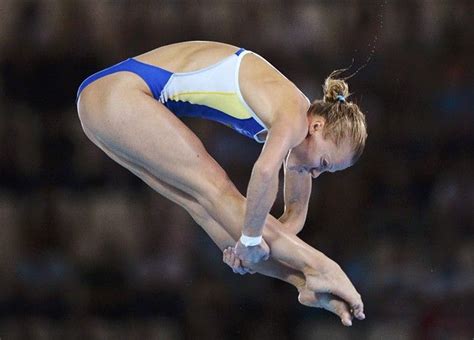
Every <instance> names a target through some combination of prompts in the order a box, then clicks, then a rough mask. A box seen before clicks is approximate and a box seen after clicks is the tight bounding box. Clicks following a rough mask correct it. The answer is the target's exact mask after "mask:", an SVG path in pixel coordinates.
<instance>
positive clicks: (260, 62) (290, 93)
mask: <svg viewBox="0 0 474 340" xmlns="http://www.w3.org/2000/svg"><path fill="white" fill-rule="evenodd" d="M237 50H238V47H236V46H232V45H229V44H224V43H219V42H208V41H189V42H182V43H176V44H172V45H166V46H163V47H159V48H157V49H154V50H152V51H149V52H147V53H144V54H142V55H139V56H137V57H135V59H137V60H139V61H141V62H144V63H147V64H151V65H154V66H158V67H161V68H163V69H166V70H168V71H170V72H178V73H181V72H192V71H197V70H200V69H203V68H205V67H207V66H210V65H213V64H216V63H218V62H219V61H221V60H222V59H224V58H226V57H228V56H229V55H232V54H233V53H235V52H236V51H237ZM239 84H240V89H241V91H242V95H243V97H244V99H245V101H246V102H247V103H248V105H249V106H250V107H251V108H252V109H253V111H254V112H255V113H256V114H257V116H258V117H259V118H260V119H261V120H262V121H263V122H264V123H265V125H266V126H268V127H271V126H272V123H273V121H274V119H275V118H276V117H275V113H277V112H279V111H281V110H280V107H285V106H288V103H294V102H298V103H301V102H306V103H307V106H308V107H309V101H308V99H307V98H306V97H305V96H304V95H303V93H302V92H301V91H300V90H299V89H298V88H297V87H296V86H295V85H294V84H293V83H292V82H291V81H290V80H288V78H286V77H285V76H284V75H283V74H281V73H280V72H279V71H278V70H277V69H276V68H275V67H273V66H272V65H271V64H270V63H269V62H267V61H266V60H265V59H264V58H262V57H261V56H259V55H257V54H255V53H251V54H248V55H247V56H245V58H244V59H243V60H242V65H241V67H240V71H239ZM298 111H304V112H294V114H295V115H298V116H301V115H302V114H304V113H305V112H306V111H305V110H298Z"/></svg>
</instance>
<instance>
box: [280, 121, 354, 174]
mask: <svg viewBox="0 0 474 340" xmlns="http://www.w3.org/2000/svg"><path fill="white" fill-rule="evenodd" d="M323 129H324V124H320V125H319V126H313V127H311V126H310V130H309V133H308V136H307V137H306V139H305V140H304V141H303V142H302V143H301V144H300V145H298V146H296V147H295V148H293V149H292V150H291V153H290V155H289V157H288V169H289V170H296V171H298V172H308V173H310V174H311V177H313V178H317V177H318V176H319V175H320V174H322V173H323V172H325V171H329V172H336V171H340V170H344V169H347V168H348V167H350V166H351V165H352V164H351V161H352V156H353V151H352V146H351V143H350V142H349V141H348V140H343V141H341V143H340V145H339V147H338V146H336V144H335V143H334V142H333V141H332V140H331V138H329V137H328V138H326V139H325V138H323V132H324V130H323Z"/></svg>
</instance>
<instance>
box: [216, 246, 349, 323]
mask: <svg viewBox="0 0 474 340" xmlns="http://www.w3.org/2000/svg"><path fill="white" fill-rule="evenodd" d="M222 260H223V261H224V263H226V264H227V265H228V266H229V267H231V268H232V270H233V271H234V273H238V274H241V275H245V274H247V273H251V274H253V273H255V272H254V271H252V270H250V269H248V268H245V267H244V266H242V263H241V261H240V259H239V258H238V257H237V255H236V254H235V252H234V249H233V248H232V247H228V248H226V249H224V252H223V256H222ZM296 288H297V289H298V292H299V295H298V301H299V302H300V303H301V304H302V305H305V306H308V307H316V308H323V309H325V310H327V311H330V312H332V313H334V314H336V315H337V316H339V318H340V319H341V322H342V324H343V325H344V326H351V325H352V315H351V311H350V309H349V306H348V304H347V303H346V302H344V301H343V300H341V299H339V298H338V297H337V296H335V295H332V294H329V293H315V292H314V291H313V290H310V289H309V288H308V287H307V285H305V284H304V283H303V284H302V285H301V286H298V287H296Z"/></svg>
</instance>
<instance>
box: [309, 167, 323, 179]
mask: <svg viewBox="0 0 474 340" xmlns="http://www.w3.org/2000/svg"><path fill="white" fill-rule="evenodd" d="M310 173H311V177H313V178H318V177H319V175H321V172H319V171H317V170H315V169H312V170H311V171H310Z"/></svg>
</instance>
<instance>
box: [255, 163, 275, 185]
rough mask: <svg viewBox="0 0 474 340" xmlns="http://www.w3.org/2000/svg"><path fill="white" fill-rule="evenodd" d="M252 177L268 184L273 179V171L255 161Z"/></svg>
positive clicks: (271, 168)
mask: <svg viewBox="0 0 474 340" xmlns="http://www.w3.org/2000/svg"><path fill="white" fill-rule="evenodd" d="M252 175H253V176H254V177H256V178H258V180H259V182H261V183H268V182H270V181H271V180H272V179H273V178H274V177H275V169H273V167H271V166H269V165H267V164H262V162H258V161H257V162H256V163H255V165H254V167H253V171H252Z"/></svg>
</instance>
